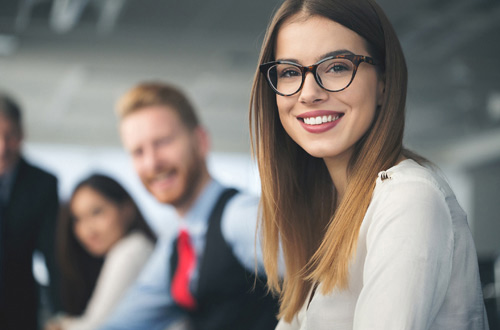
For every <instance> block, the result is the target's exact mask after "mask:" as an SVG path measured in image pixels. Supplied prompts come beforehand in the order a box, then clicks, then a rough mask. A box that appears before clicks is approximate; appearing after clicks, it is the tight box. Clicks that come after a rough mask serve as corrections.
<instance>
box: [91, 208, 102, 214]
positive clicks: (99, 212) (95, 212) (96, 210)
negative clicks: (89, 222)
mask: <svg viewBox="0 0 500 330" xmlns="http://www.w3.org/2000/svg"><path fill="white" fill-rule="evenodd" d="M102 211H103V209H102V207H96V208H95V209H93V210H92V213H91V214H92V215H93V216H96V215H99V214H101V213H102Z"/></svg>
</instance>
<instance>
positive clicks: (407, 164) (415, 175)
mask: <svg viewBox="0 0 500 330" xmlns="http://www.w3.org/2000/svg"><path fill="white" fill-rule="evenodd" d="M396 186H398V187H403V190H409V191H411V190H415V189H416V190H418V191H421V192H423V191H425V190H437V191H438V192H439V193H440V194H441V195H442V196H443V197H444V198H447V197H450V196H453V195H454V194H453V191H452V190H451V188H450V186H449V184H448V182H447V181H446V179H445V178H444V176H443V174H442V173H441V172H440V170H439V169H438V168H437V167H436V166H434V165H432V164H429V165H421V164H419V163H417V162H416V161H414V160H412V159H406V160H403V161H401V162H400V163H399V164H397V165H395V166H393V167H391V168H389V169H388V170H386V171H382V172H380V173H379V175H378V178H377V181H376V188H375V190H376V191H375V193H376V192H377V190H378V191H386V192H387V191H391V190H394V188H395V187H396ZM399 190H400V189H398V191H399Z"/></svg>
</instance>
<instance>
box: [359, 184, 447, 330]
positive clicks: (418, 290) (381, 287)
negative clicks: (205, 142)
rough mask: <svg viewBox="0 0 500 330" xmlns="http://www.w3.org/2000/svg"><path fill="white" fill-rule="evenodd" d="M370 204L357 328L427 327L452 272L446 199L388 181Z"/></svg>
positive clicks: (430, 189) (425, 187)
mask: <svg viewBox="0 0 500 330" xmlns="http://www.w3.org/2000/svg"><path fill="white" fill-rule="evenodd" d="M372 204H373V205H370V208H372V209H371V210H370V208H369V210H368V212H371V215H372V218H371V223H370V225H369V228H368V231H367V237H366V253H367V254H366V259H365V265H364V273H363V289H362V290H361V293H360V296H359V299H358V301H357V304H356V309H355V316H354V326H353V329H354V330H366V329H372V330H405V329H406V330H409V329H412V330H425V329H428V328H429V326H430V324H431V323H432V321H433V319H434V318H435V316H436V314H437V312H438V310H439V307H440V306H441V304H442V302H443V300H444V297H445V294H446V291H447V288H448V283H449V279H450V274H451V268H452V267H451V266H452V258H453V244H454V237H453V228H452V219H451V215H450V211H449V208H448V206H447V204H446V201H445V197H444V195H443V193H441V192H440V191H439V190H438V188H436V187H435V186H433V185H432V184H430V183H429V182H420V181H415V182H403V183H398V182H390V181H387V184H386V183H384V186H383V187H381V191H380V192H379V193H378V194H377V195H375V197H374V200H373V201H372ZM367 214H368V213H367Z"/></svg>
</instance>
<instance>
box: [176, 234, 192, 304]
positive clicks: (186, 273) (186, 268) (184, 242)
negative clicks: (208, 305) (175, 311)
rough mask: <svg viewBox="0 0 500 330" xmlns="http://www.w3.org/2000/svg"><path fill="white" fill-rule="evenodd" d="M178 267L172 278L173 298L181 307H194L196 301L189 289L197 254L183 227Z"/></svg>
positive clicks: (178, 246) (180, 236)
mask: <svg viewBox="0 0 500 330" xmlns="http://www.w3.org/2000/svg"><path fill="white" fill-rule="evenodd" d="M177 254H178V258H177V269H176V270H175V274H174V278H173V280H172V286H171V290H172V298H173V299H174V301H175V302H176V303H177V304H178V305H179V306H181V307H184V308H186V309H191V310H192V309H194V308H195V307H196V301H195V300H194V298H193V296H192V295H191V292H190V291H189V279H190V276H191V273H192V272H193V269H194V266H195V263H196V256H195V254H194V249H193V246H192V245H191V239H190V238H189V234H188V232H187V230H185V229H181V231H180V233H179V237H178V238H177Z"/></svg>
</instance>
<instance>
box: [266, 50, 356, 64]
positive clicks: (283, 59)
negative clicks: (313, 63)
mask: <svg viewBox="0 0 500 330" xmlns="http://www.w3.org/2000/svg"><path fill="white" fill-rule="evenodd" d="M337 55H354V53H353V52H351V51H350V50H347V49H339V50H334V51H331V52H328V53H326V54H323V55H321V56H319V57H317V61H320V60H322V59H324V58H326V57H332V56H337ZM276 61H287V62H293V63H297V64H300V61H299V60H297V59H295V58H277V59H276Z"/></svg>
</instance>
